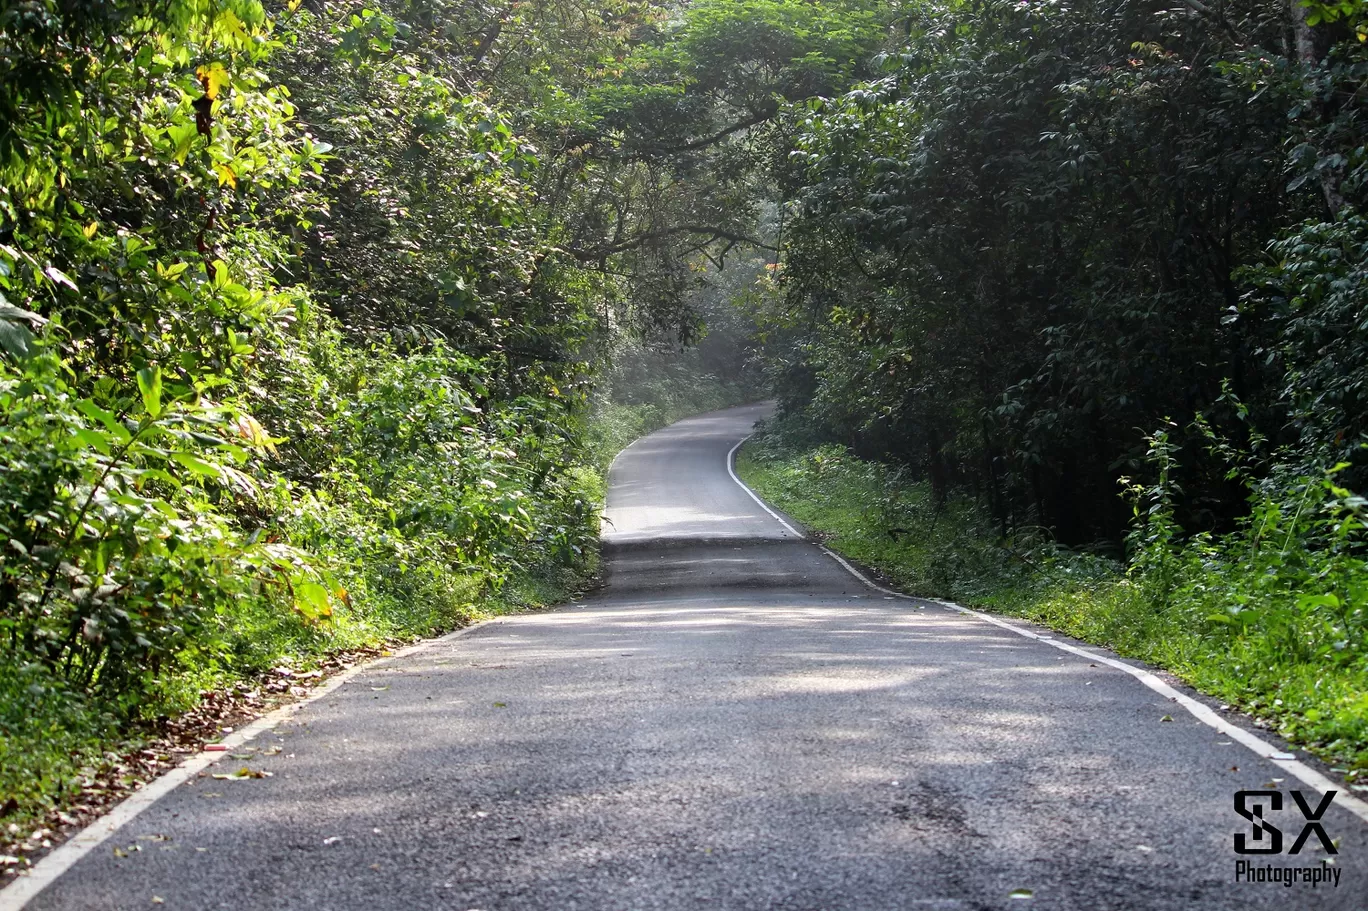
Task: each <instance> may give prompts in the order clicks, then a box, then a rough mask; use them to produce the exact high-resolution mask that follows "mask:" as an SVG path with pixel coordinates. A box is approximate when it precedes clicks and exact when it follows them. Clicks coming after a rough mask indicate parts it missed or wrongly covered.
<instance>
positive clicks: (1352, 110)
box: [761, 0, 1368, 544]
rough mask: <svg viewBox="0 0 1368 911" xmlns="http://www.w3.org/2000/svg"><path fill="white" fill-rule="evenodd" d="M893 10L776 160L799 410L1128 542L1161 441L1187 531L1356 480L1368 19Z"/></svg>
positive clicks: (1064, 529) (941, 487) (771, 321)
mask: <svg viewBox="0 0 1368 911" xmlns="http://www.w3.org/2000/svg"><path fill="white" fill-rule="evenodd" d="M896 12H897V15H898V16H900V17H901V18H900V19H899V21H900V22H901V25H902V28H901V34H902V35H903V37H902V38H901V39H900V40H897V41H895V42H891V43H889V44H887V45H886V46H885V48H886V51H885V53H884V55H883V56H882V58H881V65H882V71H881V73H882V74H881V75H880V76H879V78H876V79H873V80H870V81H868V82H866V83H864V84H862V85H860V86H858V87H856V88H855V89H854V90H852V91H851V92H849V93H846V94H845V95H842V96H840V97H836V98H830V99H821V100H812V101H809V102H806V103H805V104H804V105H803V108H804V110H803V111H802V112H801V114H797V113H795V117H799V118H801V119H800V123H801V126H800V128H799V130H798V134H797V136H796V139H795V142H794V144H793V151H792V154H791V156H790V157H789V158H788V159H787V161H786V162H785V166H784V167H783V168H782V169H780V170H778V171H777V172H776V177H775V180H776V183H777V184H778V185H779V186H780V188H781V190H782V194H783V196H784V198H785V199H786V200H787V202H786V212H787V223H786V225H785V230H784V255H783V265H782V271H781V273H780V275H779V279H778V281H777V282H776V283H775V284H774V287H773V290H772V292H771V294H770V295H769V297H768V299H767V301H766V303H764V304H763V305H762V308H761V309H762V310H764V311H765V312H766V313H767V319H768V329H767V346H768V347H767V350H768V352H769V356H770V369H771V373H772V376H773V377H774V380H775V382H776V386H777V390H778V392H779V395H780V397H781V400H782V402H783V404H784V407H785V409H786V411H788V412H789V413H790V414H794V415H801V416H802V417H801V421H800V423H805V424H807V425H808V426H813V427H820V428H823V429H824V431H825V433H826V434H828V438H831V439H835V440H838V441H841V442H845V443H848V444H850V445H852V446H854V447H855V448H856V449H857V451H858V452H860V453H861V454H863V455H866V456H870V457H876V458H882V459H885V460H890V461H894V462H897V463H900V464H903V465H905V466H907V467H908V468H909V469H910V470H912V471H913V472H914V474H915V475H917V476H918V477H923V478H926V479H929V481H930V482H931V484H932V486H933V488H934V489H935V491H936V493H937V495H938V496H940V497H944V496H946V495H947V494H948V492H949V491H951V490H952V489H956V488H969V489H972V490H974V491H975V492H976V493H977V495H978V496H979V498H980V499H981V500H982V502H983V503H984V504H985V505H986V506H987V508H989V509H990V510H991V513H992V515H993V516H994V518H995V519H996V520H997V522H998V523H999V526H1000V528H1001V529H1002V530H1003V531H1007V530H1010V529H1014V528H1025V527H1030V526H1042V527H1045V528H1048V529H1049V530H1050V531H1051V533H1052V534H1054V535H1055V536H1057V538H1058V539H1059V540H1061V541H1063V542H1066V543H1072V544H1089V543H1094V542H1107V541H1110V542H1119V540H1120V538H1121V536H1122V534H1123V532H1124V531H1125V529H1126V528H1127V526H1128V523H1129V522H1130V520H1131V517H1132V504H1128V503H1127V502H1126V501H1125V500H1124V499H1123V498H1121V497H1119V496H1118V493H1120V492H1121V490H1120V488H1119V487H1118V484H1117V481H1118V477H1121V476H1128V477H1140V478H1147V479H1151V480H1152V479H1153V478H1154V476H1155V473H1156V470H1157V469H1156V468H1155V466H1154V464H1153V461H1152V459H1148V454H1149V453H1150V451H1151V443H1152V441H1153V435H1154V434H1155V433H1156V432H1163V433H1164V434H1166V436H1165V439H1166V440H1167V441H1168V443H1169V444H1171V445H1172V446H1174V447H1176V450H1175V452H1174V453H1173V459H1174V461H1175V463H1176V464H1177V465H1179V466H1181V467H1180V468H1179V469H1178V470H1177V471H1175V473H1174V474H1173V476H1172V478H1171V479H1170V480H1171V483H1172V484H1173V485H1174V486H1175V488H1179V487H1180V488H1181V495H1180V496H1178V497H1177V499H1176V503H1177V507H1176V508H1177V509H1178V510H1179V519H1180V521H1181V524H1182V525H1183V526H1184V527H1185V528H1188V529H1189V530H1191V531H1198V530H1202V529H1215V530H1228V529H1230V528H1231V527H1232V526H1233V523H1234V522H1235V521H1236V520H1237V519H1239V517H1241V516H1242V515H1244V514H1245V513H1246V511H1247V509H1248V506H1247V505H1246V499H1247V498H1248V497H1249V496H1250V494H1251V490H1250V487H1251V485H1252V486H1253V487H1255V488H1257V489H1263V487H1262V486H1261V485H1265V486H1266V484H1268V483H1276V481H1275V479H1277V478H1283V479H1286V478H1288V477H1293V476H1317V475H1320V474H1322V473H1323V472H1325V471H1328V470H1330V469H1333V468H1335V466H1336V465H1338V464H1339V463H1341V462H1343V463H1347V467H1344V468H1342V469H1341V471H1342V472H1343V473H1341V474H1340V475H1339V478H1340V481H1341V482H1347V483H1348V484H1349V486H1361V484H1362V481H1363V476H1362V472H1363V469H1364V466H1365V464H1368V463H1366V462H1365V460H1364V458H1363V455H1362V452H1363V443H1364V433H1365V431H1368V426H1365V410H1364V404H1365V401H1364V399H1363V381H1364V378H1365V374H1364V371H1363V364H1364V361H1363V352H1364V350H1365V347H1364V341H1365V337H1364V334H1363V333H1364V327H1365V325H1368V324H1366V323H1365V319H1364V318H1365V315H1368V310H1365V307H1368V297H1366V296H1365V290H1368V289H1366V287H1365V272H1364V268H1365V267H1364V253H1365V247H1364V243H1365V241H1368V235H1365V234H1364V233H1363V230H1364V222H1363V220H1362V216H1361V215H1360V214H1358V213H1359V212H1360V210H1361V207H1362V205H1363V203H1364V193H1365V184H1364V179H1365V176H1366V175H1368V170H1365V151H1364V149H1365V147H1364V135H1365V134H1364V130H1363V121H1362V116H1363V99H1362V88H1363V85H1364V78H1365V76H1366V75H1368V56H1365V51H1364V45H1363V43H1362V37H1363V34H1364V31H1363V22H1364V21H1365V20H1364V17H1363V12H1364V11H1363V9H1362V8H1361V7H1358V6H1352V7H1344V8H1341V7H1338V6H1336V7H1333V8H1327V7H1324V6H1321V5H1319V4H1316V3H1311V4H1309V5H1303V4H1301V3H1300V2H1293V4H1292V6H1291V7H1290V8H1289V6H1288V5H1286V4H1285V3H1282V2H1235V3H1222V4H1216V5H1208V4H1205V3H1196V2H1187V3H1153V2H1134V0H1100V2H1099V0H1082V2H1073V3H1068V4H1035V3H1015V2H1010V3H1009V2H996V0H982V2H971V3H952V4H939V3H931V4H921V5H917V6H915V7H902V8H901V9H899V10H897V11H896ZM1255 492H1256V493H1257V490H1256V491H1255Z"/></svg>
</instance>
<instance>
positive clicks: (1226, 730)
mask: <svg viewBox="0 0 1368 911" xmlns="http://www.w3.org/2000/svg"><path fill="white" fill-rule="evenodd" d="M753 435H754V434H750V435H747V436H746V437H745V438H744V439H742V440H741V442H740V443H737V444H736V445H735V446H733V447H732V448H731V451H730V452H728V453H727V474H729V475H731V477H732V480H733V481H735V482H736V483H737V484H740V485H741V488H742V489H743V490H745V491H746V493H748V494H750V495H751V499H753V500H755V502H757V503H759V504H760V506H761V507H762V508H763V509H764V510H765V512H767V513H769V514H770V515H771V516H773V517H774V518H775V520H776V521H778V522H779V523H780V524H781V525H783V526H784V527H785V528H787V529H788V530H789V531H792V532H793V533H794V534H795V535H798V536H799V537H800V538H801V537H803V535H801V534H799V533H798V532H797V531H794V529H793V526H791V525H789V524H788V523H787V522H785V521H784V520H783V519H782V518H780V517H779V515H778V514H777V513H776V512H775V511H774V510H773V509H770V508H769V506H768V505H767V504H766V503H765V501H764V500H762V499H760V497H759V496H758V495H757V494H756V493H755V491H753V490H751V489H750V487H749V486H748V485H747V484H746V482H745V481H743V480H741V479H740V478H739V477H737V475H736V472H735V471H734V470H733V468H732V463H733V461H734V460H735V456H736V451H737V450H738V449H740V448H741V446H742V444H744V443H745V442H746V440H749V439H750V438H751V436H753ZM817 546H818V547H819V548H821V550H822V553H824V554H826V555H827V556H828V557H830V558H831V559H833V560H835V561H836V562H837V563H839V564H840V565H841V567H842V568H843V569H845V570H846V572H848V573H850V574H851V575H852V576H854V577H855V578H856V579H859V580H860V581H861V582H862V583H864V584H865V585H867V586H868V587H870V588H872V589H874V590H875V591H878V592H883V593H884V594H885V595H890V596H892V597H894V598H901V599H903V600H904V601H914V602H915V601H927V602H930V603H932V604H939V605H940V606H941V607H945V608H948V609H950V610H953V611H956V612H957V613H961V614H965V615H967V616H970V617H977V618H978V619H979V620H982V621H984V622H985V623H991V624H992V625H993V626H998V627H1001V628H1002V629H1005V630H1007V631H1008V632H1012V633H1016V634H1017V635H1018V636H1021V637H1023V638H1026V639H1034V640H1035V641H1036V642H1042V643H1044V644H1045V645H1048V646H1050V647H1052V648H1057V649H1059V650H1060V651H1064V652H1069V653H1070V654H1074V655H1078V656H1079V657H1080V658H1087V659H1088V660H1089V661H1095V662H1098V663H1100V664H1105V665H1107V666H1108V667H1111V668H1115V669H1116V670H1118V671H1122V672H1123V673H1126V674H1130V675H1131V676H1132V677H1134V678H1135V679H1136V680H1139V681H1140V682H1141V683H1143V684H1144V685H1145V686H1147V687H1149V688H1150V689H1152V690H1154V692H1156V693H1158V694H1159V695H1161V696H1163V697H1164V698H1166V699H1168V700H1170V701H1171V702H1176V703H1177V704H1178V705H1181V706H1182V707H1183V708H1185V709H1187V711H1188V713H1189V714H1191V715H1192V716H1193V717H1194V718H1196V719H1197V720H1198V721H1200V722H1202V723H1203V724H1205V725H1208V726H1210V727H1212V728H1215V729H1216V730H1218V731H1220V732H1221V733H1222V734H1224V735H1225V736H1227V737H1229V738H1230V739H1231V740H1234V741H1236V742H1238V743H1240V744H1242V745H1243V746H1245V747H1247V748H1248V749H1250V750H1252V751H1253V752H1254V753H1256V754H1257V755H1258V756H1259V758H1260V759H1266V760H1268V761H1269V762H1271V763H1273V764H1274V765H1276V766H1277V767H1278V768H1280V769H1282V770H1283V771H1284V772H1287V773H1288V774H1289V775H1291V776H1293V777H1294V778H1296V779H1297V780H1298V781H1300V782H1301V783H1302V784H1304V785H1306V786H1307V787H1311V788H1315V789H1316V790H1317V791H1320V792H1321V793H1322V794H1323V793H1325V792H1326V791H1336V792H1337V793H1336V794H1335V802H1334V805H1335V806H1337V807H1340V808H1342V809H1345V810H1348V811H1349V812H1350V813H1353V814H1354V815H1355V816H1357V817H1358V818H1359V819H1361V820H1363V821H1364V822H1368V802H1365V801H1363V800H1360V799H1359V798H1357V797H1355V796H1354V795H1353V794H1352V793H1351V792H1350V791H1349V790H1348V789H1346V788H1345V787H1344V785H1341V784H1337V783H1336V782H1334V781H1331V780H1330V779H1329V778H1326V777H1325V776H1324V775H1322V774H1321V773H1320V772H1317V771H1316V770H1315V769H1313V768H1311V767H1310V766H1308V765H1307V764H1306V763H1304V762H1300V761H1298V760H1297V759H1296V757H1295V756H1293V754H1291V753H1287V752H1284V751H1282V750H1280V749H1278V748H1277V747H1275V746H1273V744H1271V743H1269V742H1268V741H1266V740H1264V739H1263V738H1261V737H1258V736H1256V735H1254V734H1251V733H1249V732H1248V731H1246V730H1244V729H1243V728H1239V727H1236V726H1235V725H1233V724H1231V723H1230V722H1229V721H1227V720H1226V719H1224V718H1222V717H1221V716H1220V715H1218V714H1216V712H1215V711H1213V710H1212V709H1211V707H1210V706H1207V705H1203V704H1202V703H1200V702H1198V701H1197V700H1196V699H1193V698H1192V697H1191V696H1187V695H1185V694H1183V693H1180V692H1178V690H1175V689H1174V688H1173V687H1171V686H1169V685H1168V684H1167V683H1165V682H1164V681H1162V680H1160V679H1159V678H1158V677H1156V676H1155V675H1154V674H1151V673H1150V672H1149V671H1147V670H1144V669H1142V668H1138V667H1134V666H1133V665H1130V664H1126V663H1125V662H1124V661H1119V660H1117V659H1115V658H1109V657H1108V656H1106V655H1102V654H1099V653H1097V652H1093V651H1089V650H1087V649H1082V648H1079V647H1077V646H1075V645H1070V644H1068V643H1067V642H1060V641H1058V640H1056V639H1055V638H1053V637H1052V636H1047V635H1042V634H1040V633H1036V632H1033V631H1031V630H1029V629H1025V628H1023V627H1020V626H1017V625H1016V624H1013V623H1008V622H1007V621H1006V620H1003V619H1001V618H999V617H994V616H992V615H990V614H984V613H980V612H979V611H976V610H970V609H969V608H967V607H964V606H963V605H960V604H956V603H955V602H953V601H942V600H940V599H939V598H914V597H912V596H911V595H905V594H903V593H902V592H899V591H894V590H893V589H891V588H884V587H883V586H882V585H879V584H878V583H876V582H874V581H873V580H871V579H869V578H868V577H867V576H865V574H864V573H862V572H860V571H859V570H858V569H856V568H855V567H854V566H852V565H851V564H850V562H849V561H848V560H846V559H845V557H842V556H841V555H840V554H838V553H836V552H835V551H834V550H832V549H830V548H829V547H827V546H825V545H823V544H818V545H817ZM0 911H3V909H0Z"/></svg>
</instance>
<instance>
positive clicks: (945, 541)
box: [736, 435, 1368, 791]
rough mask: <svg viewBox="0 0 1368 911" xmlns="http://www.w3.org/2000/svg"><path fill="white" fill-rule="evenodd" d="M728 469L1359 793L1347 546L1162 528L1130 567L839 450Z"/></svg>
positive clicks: (787, 507) (911, 590)
mask: <svg viewBox="0 0 1368 911" xmlns="http://www.w3.org/2000/svg"><path fill="white" fill-rule="evenodd" d="M736 467H737V472H738V474H739V475H740V476H741V477H742V479H744V480H745V482H746V483H747V484H749V485H750V486H751V487H753V488H754V489H755V490H756V492H757V493H759V494H760V495H761V496H763V497H764V498H765V499H766V500H767V501H769V502H771V503H773V504H774V505H775V506H777V507H779V508H780V509H782V510H784V511H785V512H787V513H788V514H789V515H791V516H793V517H794V518H795V519H797V520H798V521H799V522H801V523H803V524H804V525H806V526H807V527H808V528H809V529H810V530H812V531H813V532H815V533H816V534H818V535H820V536H821V537H822V538H823V540H824V541H825V542H826V543H827V544H828V545H829V546H831V547H832V548H833V549H834V550H837V551H839V552H841V553H842V554H844V555H846V556H848V557H850V558H852V559H855V560H857V561H859V562H861V563H863V564H865V565H867V566H869V567H871V568H873V569H875V570H877V571H879V572H880V573H882V574H884V575H885V576H887V577H888V578H889V579H890V580H892V582H893V583H894V584H895V585H896V586H897V587H898V588H899V589H901V590H902V591H905V592H907V593H908V594H912V595H918V596H922V597H934V598H943V599H948V600H954V601H957V602H959V603H962V604H966V605H969V606H973V607H975V608H979V609H983V610H988V611H993V612H997V613H1002V614H1008V615H1011V616H1017V617H1022V618H1025V619H1028V620H1032V621H1035V622H1038V623H1041V624H1044V625H1046V626H1049V627H1051V628H1053V629H1056V630H1059V631H1061V632H1063V633H1066V634H1068V635H1070V636H1074V637H1076V638H1078V639H1081V640H1084V641H1087V642H1091V643H1095V644H1098V645H1103V646H1106V647H1108V648H1111V649H1113V650H1115V651H1116V652H1118V653H1119V654H1122V655H1126V656H1129V657H1133V658H1138V659H1141V660H1143V661H1146V662H1149V663H1151V664H1154V665H1157V666H1159V667H1163V668H1165V669H1167V670H1169V671H1171V672H1173V673H1174V674H1176V675H1177V676H1178V677H1180V678H1181V679H1183V680H1184V681H1186V682H1187V683H1189V684H1190V685H1192V686H1193V687H1195V688H1196V689H1198V690H1200V691H1202V692H1205V693H1207V694H1209V695H1211V696H1214V697H1216V698H1218V699H1221V700H1222V701H1224V702H1227V703H1229V704H1230V705H1232V706H1234V707H1238V708H1240V709H1242V710H1244V711H1247V712H1249V713H1251V714H1252V715H1253V716H1255V718H1256V719H1257V721H1256V723H1257V724H1259V725H1260V726H1264V727H1267V728H1269V729H1271V730H1275V731H1277V733H1278V734H1280V735H1281V736H1283V737H1284V738H1286V739H1287V740H1288V741H1289V742H1291V743H1294V744H1296V745H1298V746H1300V747H1303V748H1305V749H1307V750H1309V751H1311V752H1313V753H1315V754H1316V755H1318V756H1320V757H1321V758H1322V759H1324V760H1326V761H1327V762H1329V763H1330V764H1331V765H1332V766H1333V767H1334V769H1335V771H1336V772H1338V773H1340V774H1341V775H1343V776H1344V778H1345V779H1346V780H1347V781H1349V782H1350V786H1351V787H1352V788H1353V789H1354V790H1356V791H1368V637H1365V630H1364V624H1365V617H1364V607H1363V605H1364V604H1365V601H1368V563H1365V561H1364V560H1363V559H1362V558H1361V557H1358V556H1355V555H1354V553H1353V550H1352V548H1351V549H1349V550H1348V552H1345V553H1332V552H1329V551H1327V550H1326V549H1325V548H1324V547H1321V548H1319V549H1316V548H1312V547H1306V546H1301V547H1299V546H1296V542H1288V543H1284V544H1282V546H1281V547H1278V548H1275V547H1270V546H1267V545H1265V546H1264V547H1262V548H1260V547H1259V540H1258V539H1257V538H1255V539H1254V540H1252V541H1251V540H1250V539H1249V538H1250V535H1246V534H1244V533H1241V534H1235V535H1231V536H1229V537H1228V538H1227V539H1225V540H1213V539H1211V538H1209V537H1206V536H1196V537H1194V538H1192V539H1188V540H1185V541H1179V540H1176V539H1171V537H1164V536H1163V535H1162V534H1161V540H1160V541H1159V544H1162V545H1163V547H1158V546H1156V545H1155V544H1154V543H1153V541H1152V540H1151V544H1150V545H1149V546H1147V547H1146V548H1145V549H1144V550H1143V551H1142V552H1141V553H1140V554H1139V555H1138V556H1137V557H1135V558H1133V559H1132V561H1131V562H1130V564H1129V565H1126V564H1123V563H1121V562H1119V561H1118V560H1116V559H1112V558H1108V557H1106V556H1100V555H1096V554H1090V553H1083V552H1079V551H1072V550H1068V549H1065V548H1062V547H1058V546H1056V545H1054V544H1052V543H1051V542H1049V541H1048V540H1045V539H1044V538H1042V537H1041V536H1040V535H1039V534H1038V533H1037V534H1036V535H1035V536H1030V535H1020V536H1018V537H1015V538H1009V539H1005V540H1004V539H1003V538H1002V537H1001V536H1000V535H999V534H998V533H997V531H996V529H994V528H993V527H992V526H991V524H989V523H988V521H987V520H986V519H985V517H984V516H983V514H982V512H981V511H980V510H978V509H977V508H976V507H975V505H974V504H973V503H972V502H971V501H969V500H966V499H956V500H951V501H950V502H947V503H944V504H941V505H940V506H939V507H937V505H936V504H935V503H934V501H933V500H932V497H931V495H930V491H929V489H928V487H927V486H926V485H924V484H920V483H912V482H908V481H906V480H905V479H903V478H902V477H901V476H900V474H899V472H897V471H896V470H895V469H893V468H890V467H889V466H886V465H883V464H880V463H875V462H869V461H862V460H860V459H857V458H855V457H854V456H852V455H850V454H849V453H847V452H846V451H845V450H844V449H843V448H842V447H839V446H820V447H815V448H805V449H801V450H793V449H786V448H784V447H783V446H782V445H781V444H780V443H779V442H777V441H773V440H768V439H766V438H765V437H764V436H763V435H762V436H760V437H758V438H757V439H756V440H754V441H752V442H749V443H747V444H746V445H745V446H744V447H742V450H741V451H740V452H739V453H738V455H737V463H736ZM1327 508H1328V507H1327ZM1331 511H1332V512H1333V510H1331ZM1339 521H1340V524H1341V525H1342V524H1343V516H1340V517H1339ZM1337 527H1338V526H1337ZM1160 531H1161V532H1162V531H1163V529H1160ZM1260 534H1261V535H1262V536H1263V538H1264V539H1265V540H1266V539H1267V535H1266V530H1264V531H1261V532H1260ZM1150 537H1151V538H1153V535H1151V536H1150Z"/></svg>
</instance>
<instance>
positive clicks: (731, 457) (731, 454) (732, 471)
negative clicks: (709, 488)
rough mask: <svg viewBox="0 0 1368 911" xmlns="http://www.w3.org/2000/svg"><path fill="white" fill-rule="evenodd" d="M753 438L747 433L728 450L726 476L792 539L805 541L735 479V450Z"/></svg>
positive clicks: (740, 481)
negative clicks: (782, 527)
mask: <svg viewBox="0 0 1368 911" xmlns="http://www.w3.org/2000/svg"><path fill="white" fill-rule="evenodd" d="M753 436H755V434H753V433H748V434H746V435H745V436H744V437H742V438H741V442H739V443H737V444H736V445H735V446H733V447H732V448H731V449H730V450H728V452H727V474H729V475H731V479H732V480H733V481H735V482H736V483H737V484H739V485H740V486H741V489H742V490H744V491H745V492H746V493H748V494H750V498H751V499H752V500H754V501H755V502H757V503H759V504H760V508H761V509H763V510H764V511H765V512H767V513H769V514H770V518H771V519H773V520H774V521H776V522H778V523H779V524H780V525H782V526H784V528H785V530H787V531H788V533H789V534H791V535H793V536H794V537H796V538H798V539H799V540H807V535H805V534H803V533H802V532H801V531H799V530H798V529H796V528H794V527H793V526H792V525H790V524H788V522H786V521H784V517H783V516H781V515H779V513H777V512H775V511H774V510H772V509H770V507H769V504H768V503H766V502H765V501H764V500H762V499H760V497H759V496H757V495H756V493H755V491H753V490H751V489H750V487H749V486H748V485H747V484H746V482H745V481H743V480H741V479H740V478H739V477H737V475H736V468H735V467H734V466H733V464H732V463H733V462H735V461H736V450H738V449H740V448H741V446H742V445H743V444H744V443H745V442H746V440H749V439H750V438H751V437H753ZM823 549H825V548H823Z"/></svg>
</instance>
